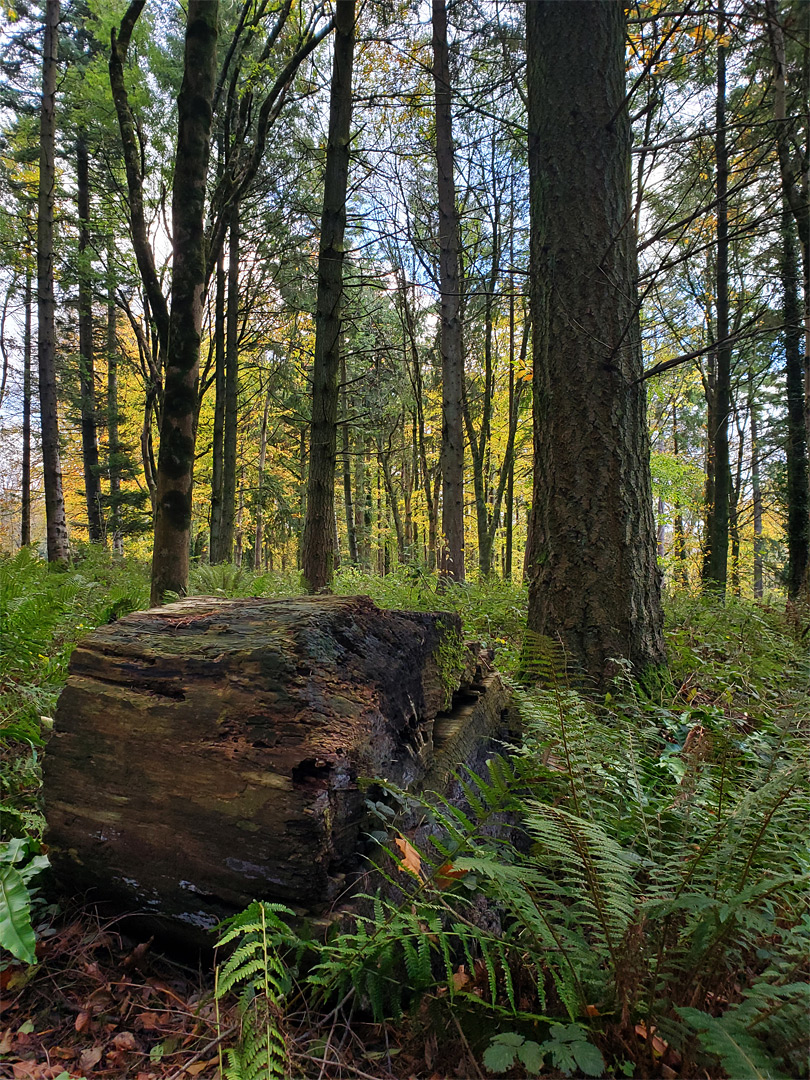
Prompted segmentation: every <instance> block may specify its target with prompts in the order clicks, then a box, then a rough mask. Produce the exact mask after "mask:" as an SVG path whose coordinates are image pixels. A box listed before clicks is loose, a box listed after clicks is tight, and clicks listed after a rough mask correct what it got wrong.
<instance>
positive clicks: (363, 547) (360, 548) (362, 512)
mask: <svg viewBox="0 0 810 1080" xmlns="http://www.w3.org/2000/svg"><path fill="white" fill-rule="evenodd" d="M354 534H355V536H356V538H357V558H358V563H359V565H360V566H361V567H362V568H363V569H364V570H367V569H368V560H369V554H368V530H367V528H366V450H365V442H364V440H363V438H362V437H358V438H357V446H356V449H355V458H354Z"/></svg>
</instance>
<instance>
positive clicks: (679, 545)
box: [672, 407, 689, 588]
mask: <svg viewBox="0 0 810 1080" xmlns="http://www.w3.org/2000/svg"><path fill="white" fill-rule="evenodd" d="M672 452H673V454H674V455H675V457H676V458H677V457H678V454H679V453H680V443H679V441H678V410H677V408H675V407H673V409H672ZM673 548H674V552H675V580H676V581H678V582H680V584H681V585H683V586H684V588H685V587H686V586H687V585H688V584H689V568H688V566H687V563H686V533H685V531H684V527H683V514H682V513H681V508H680V505H679V504H678V502H677V501H676V503H675V523H674V535H673Z"/></svg>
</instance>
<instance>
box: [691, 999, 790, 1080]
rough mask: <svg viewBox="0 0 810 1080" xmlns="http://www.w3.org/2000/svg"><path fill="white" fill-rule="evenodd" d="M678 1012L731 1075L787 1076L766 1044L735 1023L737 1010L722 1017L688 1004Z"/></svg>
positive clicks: (753, 1079)
mask: <svg viewBox="0 0 810 1080" xmlns="http://www.w3.org/2000/svg"><path fill="white" fill-rule="evenodd" d="M678 1012H679V1013H680V1015H681V1016H682V1017H683V1019H684V1020H685V1021H686V1022H687V1023H688V1024H690V1025H691V1026H692V1027H693V1028H694V1029H695V1030H696V1031H697V1033H698V1037H699V1039H700V1042H701V1043H702V1045H703V1047H704V1049H705V1050H708V1051H709V1053H710V1054H715V1055H716V1056H717V1057H718V1058H720V1062H721V1064H722V1066H723V1068H724V1069H725V1071H726V1072H727V1073H728V1074H729V1076H745V1077H746V1078H747V1080H778V1078H779V1077H782V1076H783V1075H784V1074H783V1073H780V1072H779V1071H778V1067H777V1065H776V1063H775V1062H774V1061H773V1059H772V1058H771V1057H770V1055H769V1054H768V1053H767V1052H766V1050H765V1049H764V1047H762V1046H761V1045H760V1043H759V1042H757V1040H756V1039H755V1038H753V1037H752V1036H751V1035H749V1034H748V1032H747V1031H746V1030H745V1028H743V1027H742V1026H741V1025H740V1024H739V1023H738V1022H735V1020H734V1016H733V1013H732V1014H726V1015H725V1016H721V1017H719V1018H718V1017H715V1016H710V1015H709V1013H705V1012H702V1011H701V1010H700V1009H691V1008H688V1007H686V1006H683V1007H678Z"/></svg>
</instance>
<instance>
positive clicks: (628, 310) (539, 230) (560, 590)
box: [526, 0, 664, 683]
mask: <svg viewBox="0 0 810 1080" xmlns="http://www.w3.org/2000/svg"><path fill="white" fill-rule="evenodd" d="M526 18H527V48H528V63H529V68H528V84H529V176H530V200H531V251H530V258H531V272H530V276H529V280H530V286H531V303H532V327H533V340H534V376H533V395H534V396H533V405H534V438H535V450H534V493H533V507H532V520H531V527H530V532H531V548H530V557H529V560H528V572H529V627H530V629H531V630H532V631H534V632H535V633H536V634H538V635H540V636H541V637H543V638H551V639H553V640H557V641H560V642H561V643H562V646H563V648H564V649H565V651H566V654H567V656H568V658H569V660H570V661H571V663H572V664H573V665H574V666H576V667H579V668H581V669H582V670H584V671H585V672H586V673H587V674H588V675H590V676H591V677H592V678H593V679H595V680H596V681H597V682H598V683H604V682H606V681H607V680H608V679H609V678H610V676H611V674H612V672H613V670H614V667H613V660H615V659H622V658H624V659H626V660H629V661H630V663H631V664H632V665H633V666H634V667H635V668H636V670H638V671H643V670H644V669H645V668H647V667H648V666H650V665H655V664H659V663H660V662H661V661H663V659H664V645H663V639H662V615H661V604H660V583H659V574H658V568H657V565H656V558H655V530H654V524H653V515H652V494H651V483H650V472H649V442H648V435H647V426H646V410H645V395H644V388H643V383H642V382H641V374H642V359H641V343H640V335H639V325H638V308H637V303H636V277H637V263H636V249H635V237H634V233H633V229H632V220H631V217H630V196H631V191H630V170H629V155H630V125H629V119H628V115H627V110H626V102H625V86H624V40H625V37H624V31H625V25H624V16H623V12H622V8H621V6H620V5H618V4H605V3H601V2H598V0H596V2H594V0H588V2H581V3H577V4H569V3H565V2H560V0H549V2H546V3H542V4H536V3H533V2H528V3H527V5H526ZM572 71H576V72H577V78H576V79H575V80H572V79H571V72H572Z"/></svg>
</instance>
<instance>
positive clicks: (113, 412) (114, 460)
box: [106, 237, 124, 557]
mask: <svg viewBox="0 0 810 1080" xmlns="http://www.w3.org/2000/svg"><path fill="white" fill-rule="evenodd" d="M113 253H114V248H113V240H112V237H109V238H108V242H107V342H106V345H107V472H108V475H109V478H110V528H109V531H110V536H111V538H112V550H113V555H116V556H118V557H121V556H122V555H123V554H124V536H123V532H122V529H121V443H120V438H119V433H118V334H117V325H116V324H117V312H116V307H115V276H114V271H113Z"/></svg>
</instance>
